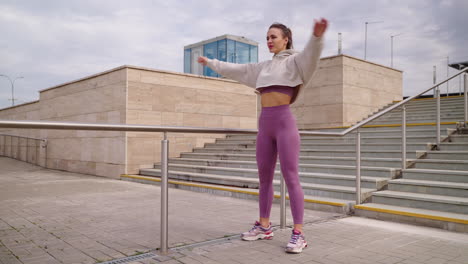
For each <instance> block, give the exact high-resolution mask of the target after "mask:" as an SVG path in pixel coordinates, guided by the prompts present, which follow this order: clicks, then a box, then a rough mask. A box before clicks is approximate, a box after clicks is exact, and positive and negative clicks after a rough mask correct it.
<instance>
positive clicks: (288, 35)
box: [268, 23, 294, 49]
mask: <svg viewBox="0 0 468 264" xmlns="http://www.w3.org/2000/svg"><path fill="white" fill-rule="evenodd" d="M270 28H277V29H280V30H281V32H282V33H283V38H288V43H287V44H286V49H293V48H294V47H293V39H292V31H291V29H290V28H288V27H287V26H285V25H283V24H281V23H274V24H272V25H271V26H270V27H269V28H268V29H270Z"/></svg>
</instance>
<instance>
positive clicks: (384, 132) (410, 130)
mask: <svg viewBox="0 0 468 264" xmlns="http://www.w3.org/2000/svg"><path fill="white" fill-rule="evenodd" d="M311 131H312V130H311ZM455 131H456V129H455V128H441V129H440V134H441V135H448V134H452V133H454V132H455ZM360 132H361V140H362V139H365V138H385V137H395V136H399V135H401V127H397V128H395V129H388V128H386V127H383V128H381V129H380V130H369V131H367V130H365V129H362V130H360ZM406 135H407V136H408V137H412V136H425V137H435V136H436V129H435V126H434V127H428V128H423V129H421V128H419V127H417V126H416V127H410V126H408V127H407V128H406ZM256 139H257V135H246V134H228V135H226V138H225V139H218V140H220V141H223V140H224V141H231V140H256ZM355 139H356V135H355V133H350V134H347V135H346V136H343V137H323V136H311V135H301V141H303V140H338V141H339V140H345V141H348V140H349V141H352V142H354V140H355Z"/></svg>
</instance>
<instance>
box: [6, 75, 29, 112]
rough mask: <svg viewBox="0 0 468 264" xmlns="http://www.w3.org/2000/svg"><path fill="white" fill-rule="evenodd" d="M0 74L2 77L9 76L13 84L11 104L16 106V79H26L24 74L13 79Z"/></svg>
mask: <svg viewBox="0 0 468 264" xmlns="http://www.w3.org/2000/svg"><path fill="white" fill-rule="evenodd" d="M0 76H2V77H5V78H7V79H8V80H9V81H10V84H11V105H12V106H14V105H15V82H16V80H18V79H24V77H23V76H19V77H16V78H15V79H14V80H13V81H12V80H11V78H10V77H9V76H7V75H4V74H0Z"/></svg>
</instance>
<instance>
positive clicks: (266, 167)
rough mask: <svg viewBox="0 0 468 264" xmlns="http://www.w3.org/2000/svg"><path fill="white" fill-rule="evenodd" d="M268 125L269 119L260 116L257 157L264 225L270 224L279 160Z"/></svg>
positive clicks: (260, 205) (261, 220)
mask: <svg viewBox="0 0 468 264" xmlns="http://www.w3.org/2000/svg"><path fill="white" fill-rule="evenodd" d="M268 125H269V122H268V120H266V118H265V119H262V117H260V120H259V128H258V131H259V132H258V134H257V141H256V159H257V167H258V178H259V183H260V186H259V207H260V223H261V224H262V226H264V227H267V226H268V225H269V218H270V211H271V206H272V203H273V198H274V189H273V177H274V175H275V167H276V161H277V148H276V141H275V140H274V138H273V137H271V136H270V135H269V133H268V132H270V131H272V129H271V128H269V127H268Z"/></svg>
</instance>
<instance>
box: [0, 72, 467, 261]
mask: <svg viewBox="0 0 468 264" xmlns="http://www.w3.org/2000/svg"><path fill="white" fill-rule="evenodd" d="M464 72H468V68H466V69H464V70H461V71H460V72H459V73H457V74H455V75H453V76H452V77H450V78H447V79H446V80H444V81H442V82H439V83H438V84H435V85H434V86H432V87H431V88H429V89H427V90H425V91H423V92H421V93H419V94H417V95H414V96H411V97H409V98H407V99H405V100H403V101H401V102H399V103H397V104H394V105H392V106H390V107H388V108H386V109H384V110H382V111H380V112H378V113H376V114H374V115H372V116H371V117H369V118H367V119H365V120H363V121H361V122H359V123H358V124H356V125H354V126H352V127H350V128H348V129H346V130H344V131H342V132H317V131H299V134H300V135H314V136H345V135H347V134H348V133H350V132H353V131H355V130H356V142H355V143H356V204H360V203H361V133H360V131H359V128H361V127H362V126H364V125H366V124H367V123H369V122H371V121H373V120H375V119H377V118H378V117H380V116H382V115H384V114H386V113H388V112H390V111H392V110H394V109H396V108H398V107H400V106H403V117H402V120H403V123H402V136H403V140H402V168H403V169H404V168H405V167H406V108H405V105H406V103H408V102H409V101H411V100H413V99H414V98H416V97H418V96H420V95H422V94H425V93H426V92H428V91H430V90H433V89H436V93H437V91H438V90H437V88H438V86H439V85H441V84H443V83H445V82H447V81H449V80H451V79H453V78H455V77H456V76H458V75H460V74H463V73H464ZM467 87H468V82H467V78H466V75H465V93H464V94H465V104H464V105H465V106H464V107H465V122H464V124H467V117H468V103H467ZM437 100H440V96H438V97H437ZM439 103H440V101H438V104H439ZM437 116H438V117H437V123H438V125H437V129H438V130H440V129H439V128H440V118H439V116H440V105H439V107H438V112H437ZM0 128H33V129H61V130H98V131H126V132H163V133H164V139H163V140H162V141H161V143H162V144H161V163H162V164H161V165H162V166H161V248H160V250H161V252H162V253H163V254H167V253H168V153H169V141H168V140H167V133H168V132H175V133H187V132H188V133H222V134H227V133H236V134H256V133H258V130H257V129H231V128H208V129H207V128H203V127H176V126H150V125H122V124H90V123H71V122H50V121H41V122H37V121H10V120H0ZM439 132H440V131H439ZM438 136H440V133H439V134H438ZM438 142H440V141H439V140H438ZM280 180H281V188H280V189H281V201H280V206H281V217H280V221H281V224H280V225H281V228H285V227H286V210H285V207H286V195H285V193H286V190H285V189H286V188H285V184H284V179H283V178H281V179H280Z"/></svg>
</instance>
